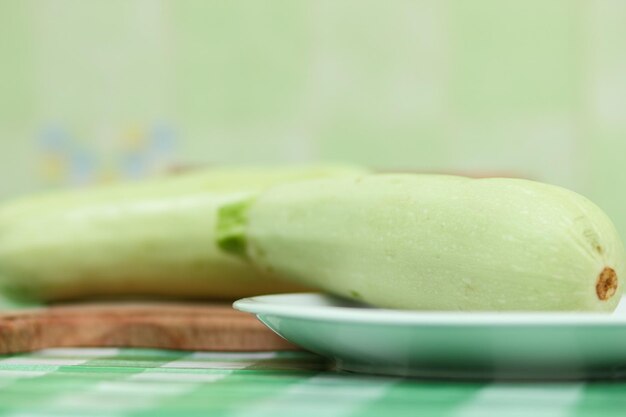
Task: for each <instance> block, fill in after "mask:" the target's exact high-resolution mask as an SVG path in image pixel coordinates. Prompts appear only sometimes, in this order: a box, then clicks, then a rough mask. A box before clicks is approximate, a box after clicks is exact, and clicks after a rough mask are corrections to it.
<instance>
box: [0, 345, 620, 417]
mask: <svg viewBox="0 0 626 417" xmlns="http://www.w3.org/2000/svg"><path fill="white" fill-rule="evenodd" d="M625 394H626V382H602V383H600V382H598V383H587V384H585V383H579V382H576V383H574V382H572V383H568V382H563V383H512V382H510V383H487V382H450V381H447V382H446V381H424V380H418V379H402V378H389V377H377V376H366V375H356V374H347V373H340V372H335V371H333V370H332V369H331V367H330V364H329V363H328V362H326V361H325V360H323V359H321V358H319V357H317V356H315V355H312V354H309V353H304V352H248V353H222V352H195V353H190V352H178V351H163V350H150V349H48V350H44V351H40V352H35V353H31V354H25V355H14V356H4V357H0V416H2V417H5V416H11V417H28V416H30V417H34V416H41V417H43V416H47V417H53V416H54V417H72V416H97V417H131V416H133V417H135V416H137V417H141V416H146V417H147V416H154V417H157V416H159V417H161V416H163V417H165V416H172V417H174V416H176V417H178V416H209V415H210V416H250V417H257V416H271V417H277V416H298V417H306V416H316V417H317V416H324V417H333V416H339V417H344V416H372V417H379V416H460V417H467V416H488V415H494V416H499V417H506V416H533V417H540V416H551V417H554V416H602V417H610V416H623V415H624V410H626V395H625Z"/></svg>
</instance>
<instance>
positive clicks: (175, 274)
mask: <svg viewBox="0 0 626 417" xmlns="http://www.w3.org/2000/svg"><path fill="white" fill-rule="evenodd" d="M362 172H364V170H363V169H360V168H356V167H349V166H348V167H344V166H313V167H299V168H298V167H287V168H249V169H239V168H233V169H219V170H207V171H204V170H203V171H200V172H196V173H191V174H183V175H178V176H175V177H166V178H158V179H154V180H148V181H142V182H136V183H125V184H120V185H114V186H103V187H96V188H90V189H84V190H79V191H68V192H53V193H50V194H46V195H37V196H33V197H25V198H21V199H18V200H15V201H11V202H7V203H4V204H2V205H0V293H2V294H3V295H4V296H5V297H14V298H17V299H29V300H37V301H51V300H62V299H79V298H85V297H102V296H126V295H128V296H130V295H133V296H146V297H148V296H164V297H168V298H171V297H177V298H229V299H232V298H236V297H241V296H246V295H253V294H260V293H268V292H280V291H292V290H298V289H301V288H302V286H301V285H299V284H295V283H289V282H287V283H285V282H281V281H280V280H274V279H270V278H267V277H261V276H260V275H259V274H258V273H256V272H255V270H254V269H253V268H251V267H250V266H249V265H247V264H246V263H244V262H241V261H240V260H238V259H235V258H233V257H231V256H228V255H225V254H223V253H222V252H221V251H220V250H219V249H218V248H217V247H216V245H215V235H214V230H215V222H216V216H217V209H218V208H219V207H220V206H221V205H223V204H224V203H226V202H229V201H237V200H238V199H240V198H242V197H244V196H248V195H250V194H251V193H256V192H258V191H260V190H262V189H264V188H265V187H267V186H270V185H273V184H277V183H282V182H289V181H297V180H301V179H310V178H317V177H327V176H344V175H354V174H357V173H362Z"/></svg>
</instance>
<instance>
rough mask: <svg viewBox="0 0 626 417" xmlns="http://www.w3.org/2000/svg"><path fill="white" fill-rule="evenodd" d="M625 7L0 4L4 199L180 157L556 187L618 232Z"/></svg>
mask: <svg viewBox="0 0 626 417" xmlns="http://www.w3.org/2000/svg"><path fill="white" fill-rule="evenodd" d="M624 22H626V2H623V1H618V0H601V1H571V0H551V1H540V0H529V1H517V0H516V1H511V0H474V1H461V0H458V1H453V0H445V1H442V0H438V1H437V0H432V1H424V0H415V1H410V0H407V1H400V0H392V1H371V0H358V1H357V0H343V1H340V2H338V1H328V0H311V1H287V0H285V1H278V0H276V1H252V0H248V1H244V0H230V1H200V0H176V1H174V0H172V1H159V0H153V1H150V0H137V1H130V0H109V1H83V0H56V1H36V0H27V1H20V0H0V175H2V180H1V181H0V196H3V197H6V196H11V195H15V194H18V193H22V192H27V191H30V190H34V189H39V188H44V187H58V186H64V185H66V184H74V185H76V184H88V183H93V182H99V181H106V180H109V179H112V178H118V177H129V176H131V177H139V176H145V175H150V174H152V173H154V172H157V171H160V170H163V169H166V168H167V167H168V166H171V165H174V164H183V165H187V164H235V163H238V164H241V163H279V162H309V161H318V160H331V161H350V162H357V163H364V164H369V165H372V166H374V167H380V168H402V169H415V170H422V171H446V172H448V171H452V172H478V173H484V172H486V173H491V172H496V173H498V172H501V173H510V174H512V175H520V176H526V177H531V178H535V179H540V180H544V181H548V182H552V183H556V184H560V185H564V186H567V187H570V188H573V189H576V190H578V191H580V192H583V193H585V194H586V195H588V196H590V197H591V198H592V199H594V200H595V201H596V202H597V203H599V204H600V205H601V206H603V207H604V208H605V209H606V210H607V211H608V212H609V214H611V215H612V217H613V218H614V219H615V220H616V222H617V223H618V224H619V227H620V229H621V230H622V232H623V233H625V234H626V213H625V212H623V210H622V204H623V203H624V202H626V198H623V197H622V193H621V189H622V187H623V185H625V184H626V174H625V173H624V168H623V165H624V163H625V162H626V49H624V48H625V45H626V24H624Z"/></svg>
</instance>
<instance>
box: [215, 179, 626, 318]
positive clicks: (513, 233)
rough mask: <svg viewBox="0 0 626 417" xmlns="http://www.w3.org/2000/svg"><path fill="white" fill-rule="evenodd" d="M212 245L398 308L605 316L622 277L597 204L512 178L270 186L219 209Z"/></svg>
mask: <svg viewBox="0 0 626 417" xmlns="http://www.w3.org/2000/svg"><path fill="white" fill-rule="evenodd" d="M218 239H219V242H218V243H219V245H220V246H221V247H222V248H223V249H224V250H225V251H226V252H229V253H233V254H238V255H240V256H242V255H243V257H245V258H247V259H248V260H249V261H250V262H251V263H252V264H254V265H256V266H257V268H259V269H260V270H264V271H266V273H267V274H268V276H272V277H277V278H282V279H287V280H291V281H293V282H294V283H301V284H305V285H309V286H314V287H317V288H320V289H323V290H326V291H329V292H332V293H335V294H338V295H341V296H345V297H351V298H355V299H358V300H362V301H364V302H367V303H370V304H372V305H375V306H380V307H390V308H400V309H419V310H466V311H612V310H613V309H614V308H615V307H616V305H617V303H618V301H619V299H620V295H621V293H622V287H623V281H622V280H623V277H624V273H625V259H624V258H625V253H624V247H623V244H622V241H621V239H620V237H619V236H618V234H617V232H616V230H615V227H614V226H613V224H612V223H611V221H610V220H609V218H608V217H607V216H606V215H605V214H604V213H603V212H602V211H601V210H600V209H599V208H598V207H596V206H595V205H594V204H593V203H591V202H590V201H589V200H587V199H586V198H584V197H582V196H580V195H578V194H576V193H573V192H571V191H568V190H565V189H562V188H558V187H555V186H550V185H545V184H541V183H537V182H531V181H525V180H515V179H467V178H462V177H453V176H430V175H408V174H395V175H394V174H390V175H365V176H362V177H360V178H356V179H355V178H338V179H320V180H311V181H305V182H300V183H297V184H285V185H279V186H276V187H272V188H270V189H268V190H266V191H265V192H263V193H260V194H259V195H258V196H256V197H254V198H243V199H241V201H239V202H235V203H232V204H229V205H226V206H225V207H224V208H222V210H221V212H220V221H219V223H218Z"/></svg>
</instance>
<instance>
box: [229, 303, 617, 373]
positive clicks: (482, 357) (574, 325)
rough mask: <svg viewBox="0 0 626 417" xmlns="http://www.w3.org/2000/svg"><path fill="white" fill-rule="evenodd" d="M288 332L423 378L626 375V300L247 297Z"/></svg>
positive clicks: (353, 363)
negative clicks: (418, 302) (555, 303)
mask: <svg viewBox="0 0 626 417" xmlns="http://www.w3.org/2000/svg"><path fill="white" fill-rule="evenodd" d="M234 307H235V308H236V309H238V310H241V311H245V312H249V313H253V314H255V315H256V316H257V317H258V318H259V320H261V321H262V322H263V323H265V325H267V326H268V327H269V328H270V329H272V330H273V331H275V332H276V333H278V334H279V335H280V336H282V337H284V338H285V339H287V340H289V341H291V342H293V343H295V344H297V345H299V346H301V347H303V348H305V349H308V350H310V351H312V352H316V353H318V354H320V355H323V356H326V357H328V358H332V359H334V360H336V364H337V368H338V369H341V370H346V371H354V372H366V373H376V374H387V375H401V376H417V377H429V378H489V379H493V378H498V379H502V378H504V379H581V378H621V377H625V376H626V304H625V303H624V301H623V302H622V303H621V304H620V307H618V309H617V311H616V312H615V313H613V314H608V315H605V314H600V313H593V314H591V313H586V314H583V313H456V312H455V313H441V312H414V311H398V310H383V309H376V308H371V307H367V306H364V305H360V304H357V303H353V302H350V301H346V300H343V299H340V298H336V297H332V296H329V295H324V294H316V293H308V294H282V295H266V296H260V297H253V298H245V299H242V300H239V301H237V302H236V303H235V304H234Z"/></svg>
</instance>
